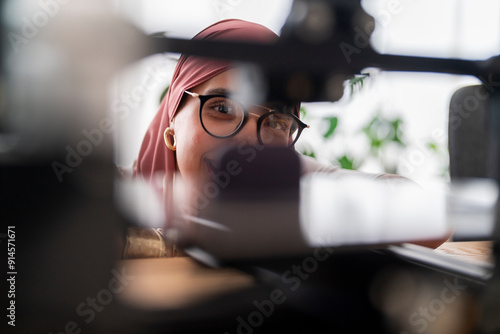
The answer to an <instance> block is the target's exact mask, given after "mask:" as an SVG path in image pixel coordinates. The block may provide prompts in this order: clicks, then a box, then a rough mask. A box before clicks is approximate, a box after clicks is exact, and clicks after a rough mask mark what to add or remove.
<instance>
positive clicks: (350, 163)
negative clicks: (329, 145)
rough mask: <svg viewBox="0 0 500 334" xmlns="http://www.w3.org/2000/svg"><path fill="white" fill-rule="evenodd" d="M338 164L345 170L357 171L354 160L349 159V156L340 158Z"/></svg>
mask: <svg viewBox="0 0 500 334" xmlns="http://www.w3.org/2000/svg"><path fill="white" fill-rule="evenodd" d="M337 162H338V164H339V165H340V167H342V168H344V169H356V168H355V167H354V159H352V158H350V157H348V156H347V155H345V154H344V155H343V156H341V157H340V158H337Z"/></svg>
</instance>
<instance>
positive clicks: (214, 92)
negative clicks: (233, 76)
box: [204, 87, 234, 95]
mask: <svg viewBox="0 0 500 334" xmlns="http://www.w3.org/2000/svg"><path fill="white" fill-rule="evenodd" d="M217 94H221V95H231V94H234V92H233V91H231V90H229V89H227V88H224V87H217V88H211V89H209V90H206V91H205V93H204V95H217Z"/></svg>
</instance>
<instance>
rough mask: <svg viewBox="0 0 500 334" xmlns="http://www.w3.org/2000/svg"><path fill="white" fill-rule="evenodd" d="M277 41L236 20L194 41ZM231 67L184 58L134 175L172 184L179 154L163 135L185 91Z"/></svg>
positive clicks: (262, 29) (210, 29) (270, 34)
mask: <svg viewBox="0 0 500 334" xmlns="http://www.w3.org/2000/svg"><path fill="white" fill-rule="evenodd" d="M277 38H278V36H277V35H276V34H275V33H274V32H272V31H271V30H269V29H268V28H266V27H264V26H262V25H259V24H256V23H252V22H247V21H242V20H235V19H230V20H223V21H220V22H217V23H214V24H212V25H211V26H209V27H208V28H206V29H204V30H203V31H201V32H200V33H199V34H198V35H196V36H195V37H194V39H201V40H243V41H251V42H258V43H271V42H274V41H276V40H277ZM231 67H232V65H231V63H229V62H226V61H219V60H213V59H206V58H200V57H194V56H188V55H182V56H181V57H180V59H179V62H178V63H177V66H176V68H175V71H174V76H173V78H172V83H171V85H170V88H169V90H168V92H167V94H166V96H165V98H164V99H163V101H162V103H161V105H160V109H159V110H158V113H157V114H156V116H155V117H154V119H153V121H152V122H151V124H150V126H149V128H148V131H147V133H146V136H145V137H144V140H143V142H142V146H141V149H140V151H139V157H138V159H137V165H136V170H135V171H134V175H142V176H143V177H145V178H147V179H149V180H150V181H152V180H153V175H154V174H155V173H158V172H165V173H166V182H168V183H170V182H171V180H172V176H173V174H174V173H175V171H176V162H175V153H174V152H173V151H171V150H169V149H168V148H167V146H166V145H165V140H164V137H163V133H164V132H165V129H166V128H167V127H168V126H169V125H170V121H171V119H172V118H173V117H174V115H175V113H176V111H177V108H178V106H179V104H180V102H181V99H182V96H183V94H184V91H185V90H189V89H191V88H192V87H195V86H197V85H199V84H201V83H203V82H205V81H207V80H209V79H211V78H213V77H215V76H217V75H219V74H220V73H222V72H224V71H227V70H228V69H230V68H231ZM167 186H170V185H169V184H167ZM167 196H168V195H167Z"/></svg>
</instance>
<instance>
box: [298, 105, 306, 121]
mask: <svg viewBox="0 0 500 334" xmlns="http://www.w3.org/2000/svg"><path fill="white" fill-rule="evenodd" d="M306 116H307V111H306V108H304V107H300V118H302V119H303V118H305V117H306Z"/></svg>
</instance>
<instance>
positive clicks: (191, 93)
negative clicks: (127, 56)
mask: <svg viewBox="0 0 500 334" xmlns="http://www.w3.org/2000/svg"><path fill="white" fill-rule="evenodd" d="M194 38H195V39H201V40H207V39H208V40H238V41H251V42H257V43H272V42H274V41H276V40H277V39H278V36H277V35H276V34H274V33H273V32H272V31H271V30H269V29H267V28H266V27H263V26H261V25H258V24H255V23H250V22H246V21H242V20H233V19H231V20H224V21H220V22H217V23H215V24H213V25H211V26H209V27H208V28H206V29H204V30H203V31H202V32H200V33H199V34H198V35H196V36H195V37H194ZM237 75H238V69H236V68H234V67H233V65H232V64H231V63H229V62H226V61H219V60H208V59H204V58H200V57H194V56H187V55H182V56H181V57H180V59H179V62H178V64H177V67H176V69H175V72H174V75H173V79H172V83H171V86H170V88H169V90H168V93H167V94H166V96H165V98H164V99H163V101H162V104H161V106H160V109H159V111H158V113H157V115H156V116H155V118H154V119H153V121H152V123H151V125H150V127H149V129H148V131H147V134H146V136H145V138H144V141H143V143H142V147H141V149H140V153H139V157H138V161H137V165H136V170H135V175H141V176H142V177H144V178H146V179H149V180H150V181H152V180H153V179H154V178H155V175H156V174H158V173H159V174H160V175H165V178H164V180H165V181H164V191H165V194H166V201H167V203H170V199H171V198H172V197H173V194H172V192H173V190H172V185H173V181H174V175H175V174H176V173H178V174H179V175H180V177H182V179H183V180H184V181H187V180H188V181H189V183H192V182H194V183H195V184H196V183H198V184H199V182H201V180H203V179H206V177H207V176H210V175H211V173H213V168H214V162H215V157H216V155H217V153H218V151H219V150H220V149H221V148H222V147H225V146H228V145H240V144H250V145H262V144H264V145H266V144H270V145H282V146H292V145H293V144H294V143H295V141H296V140H297V139H298V137H299V136H300V133H301V131H302V130H303V129H305V128H306V127H307V125H305V124H304V123H303V122H301V121H300V120H299V119H298V108H297V106H291V107H290V106H289V107H286V106H285V107H284V106H275V105H273V104H271V105H267V104H264V105H260V104H259V105H253V106H250V107H248V108H243V107H241V105H240V104H239V103H238V102H236V101H235V100H233V99H232V96H231V93H236V92H237V91H238V86H237V84H236V83H235V82H234V80H233V78H234V77H235V76H237ZM245 111H246V113H245ZM283 134H286V135H284V136H283ZM291 149H293V148H291ZM301 160H302V169H303V172H304V173H307V172H313V171H327V172H332V173H337V174H345V173H347V174H349V173H355V174H356V175H362V176H366V177H368V178H388V177H389V178H398V177H397V176H387V175H372V174H363V173H357V172H349V171H343V170H341V169H339V168H337V167H332V166H325V165H321V164H319V163H317V162H316V161H314V160H312V159H310V158H307V157H303V156H301ZM167 212H169V213H170V212H171V208H167Z"/></svg>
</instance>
